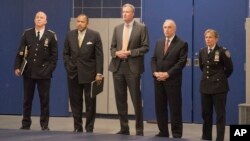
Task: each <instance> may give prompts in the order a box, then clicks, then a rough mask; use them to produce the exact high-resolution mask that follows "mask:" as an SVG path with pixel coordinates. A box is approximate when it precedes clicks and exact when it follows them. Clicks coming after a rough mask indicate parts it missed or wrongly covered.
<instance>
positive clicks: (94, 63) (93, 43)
mask: <svg viewBox="0 0 250 141" xmlns="http://www.w3.org/2000/svg"><path fill="white" fill-rule="evenodd" d="M63 59H64V66H65V68H66V71H67V73H68V77H69V78H70V79H73V78H75V77H76V76H78V80H79V83H81V84H82V83H90V82H92V81H93V80H95V76H96V74H97V73H100V74H103V49H102V41H101V37H100V34H99V33H98V32H96V31H94V30H91V29H88V28H87V29H86V33H85V36H84V39H83V41H82V45H81V47H80V48H79V45H78V31H77V29H76V30H72V31H70V32H69V33H68V34H67V36H66V39H65V42H64V50H63Z"/></svg>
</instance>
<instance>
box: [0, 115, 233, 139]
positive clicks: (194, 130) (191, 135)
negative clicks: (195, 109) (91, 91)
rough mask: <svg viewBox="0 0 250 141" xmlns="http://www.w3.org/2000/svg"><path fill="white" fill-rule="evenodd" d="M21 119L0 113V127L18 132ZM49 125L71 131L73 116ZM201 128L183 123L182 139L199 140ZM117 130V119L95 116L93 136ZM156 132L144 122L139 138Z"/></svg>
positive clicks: (35, 121)
mask: <svg viewBox="0 0 250 141" xmlns="http://www.w3.org/2000/svg"><path fill="white" fill-rule="evenodd" d="M21 120H22V116H14V115H0V129H7V130H8V131H13V132H16V131H19V132H20V130H17V129H19V128H20V126H21ZM83 120H84V119H83ZM129 125H130V134H131V135H132V136H131V137H136V136H133V135H135V130H134V126H135V122H134V120H130V121H129ZM49 127H50V129H51V130H50V132H51V133H53V132H57V131H59V132H67V133H72V131H73V118H72V117H51V118H50V124H49ZM9 129H10V130H9ZM201 129H202V125H201V124H187V123H185V124H184V128H183V139H184V140H190V141H199V140H200V138H201ZM40 130H41V129H40V125H39V117H32V126H31V131H39V132H40ZM118 130H119V121H118V119H103V118H97V119H96V122H95V129H94V134H93V136H95V134H101V135H106V136H107V135H109V136H113V135H114V134H115V133H116V132H117V131H118ZM215 131H216V128H215V126H214V127H213V139H215V135H216V134H215ZM3 133H4V131H1V130H0V137H1V134H2V135H3ZM51 133H50V134H51ZM157 133H158V128H157V125H156V124H155V123H148V122H144V138H142V139H140V140H143V139H145V140H149V138H152V137H154V135H155V134H157ZM0 140H1V139H0ZM121 140H122V139H121ZM132 140H134V139H132ZM154 140H155V139H154ZM1 141H2V140H1ZM6 141H7V140H6ZM225 141H229V127H228V126H227V127H226V134H225Z"/></svg>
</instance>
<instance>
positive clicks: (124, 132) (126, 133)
mask: <svg viewBox="0 0 250 141" xmlns="http://www.w3.org/2000/svg"><path fill="white" fill-rule="evenodd" d="M116 134H122V135H129V131H119V132H117V133H116Z"/></svg>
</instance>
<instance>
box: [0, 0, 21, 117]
mask: <svg viewBox="0 0 250 141" xmlns="http://www.w3.org/2000/svg"><path fill="white" fill-rule="evenodd" d="M22 13H23V1H22V0H18V1H16V0H4V1H1V4H0V17H1V20H0V27H1V28H0V33H1V34H0V52H1V55H0V66H1V71H0V114H20V113H21V111H22V102H21V101H22V100H21V99H22V85H20V84H21V83H22V81H21V79H19V78H17V77H15V75H14V68H13V63H14V58H15V54H16V50H17V47H18V44H19V40H20V39H19V38H20V35H21V33H22V25H23V22H22V21H23V18H22V17H23V14H22Z"/></svg>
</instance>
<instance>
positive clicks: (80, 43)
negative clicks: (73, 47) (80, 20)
mask: <svg viewBox="0 0 250 141" xmlns="http://www.w3.org/2000/svg"><path fill="white" fill-rule="evenodd" d="M82 40H83V33H82V32H79V34H78V45H79V46H78V47H79V48H81V45H82Z"/></svg>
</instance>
